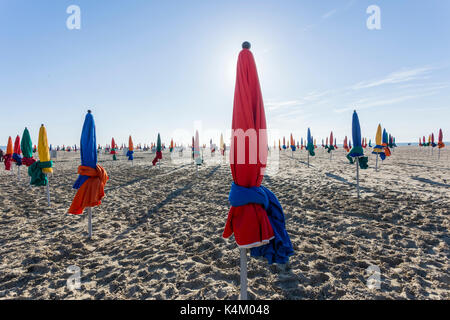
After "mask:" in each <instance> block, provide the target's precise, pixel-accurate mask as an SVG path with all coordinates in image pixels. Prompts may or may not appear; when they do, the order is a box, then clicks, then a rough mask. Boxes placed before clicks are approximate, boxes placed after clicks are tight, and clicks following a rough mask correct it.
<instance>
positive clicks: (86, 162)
mask: <svg viewBox="0 0 450 320" xmlns="http://www.w3.org/2000/svg"><path fill="white" fill-rule="evenodd" d="M80 157H81V165H82V166H86V167H91V168H94V169H95V168H97V139H96V136H95V123H94V117H93V116H92V114H91V113H90V112H88V114H87V115H86V118H85V119H84V124H83V131H82V132H81V139H80ZM88 179H89V177H88V176H83V175H79V176H78V178H77V180H76V181H75V183H74V185H73V188H74V189H79V188H80V187H81V186H82V185H83V183H85V182H86V181H87V180H88Z"/></svg>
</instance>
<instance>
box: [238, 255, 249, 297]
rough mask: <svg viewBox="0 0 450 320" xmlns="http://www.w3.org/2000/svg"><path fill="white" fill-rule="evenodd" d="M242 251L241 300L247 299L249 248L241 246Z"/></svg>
mask: <svg viewBox="0 0 450 320" xmlns="http://www.w3.org/2000/svg"><path fill="white" fill-rule="evenodd" d="M239 250H240V251H241V297H240V300H247V249H245V248H240V249H239Z"/></svg>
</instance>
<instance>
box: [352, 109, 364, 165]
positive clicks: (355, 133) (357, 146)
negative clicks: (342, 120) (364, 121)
mask: <svg viewBox="0 0 450 320" xmlns="http://www.w3.org/2000/svg"><path fill="white" fill-rule="evenodd" d="M352 140H353V148H352V150H350V154H349V155H350V157H353V158H356V157H362V156H364V150H363V148H362V145H361V127H360V125H359V118H358V114H357V113H356V110H355V111H353V118H352Z"/></svg>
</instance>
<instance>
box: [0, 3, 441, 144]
mask: <svg viewBox="0 0 450 320" xmlns="http://www.w3.org/2000/svg"><path fill="white" fill-rule="evenodd" d="M72 4H75V5H78V6H79V7H80V8H81V29H80V30H69V29H67V28H66V19H67V18H68V16H69V14H67V13H66V9H67V7H68V6H69V5H72ZM372 4H375V5H378V6H379V7H380V9H381V30H369V29H367V27H366V20H367V18H368V16H369V15H368V14H367V13H366V9H367V7H368V6H369V5H372ZM449 34H450V1H446V0H428V1H423V0H421V1H416V0H396V1H387V0H384V1H381V0H371V1H365V0H359V1H355V0H329V1H317V0H315V1H314V0H310V1H301V0H293V1H287V0H284V1H276V0H271V1H261V0H240V1H236V0H227V1H225V0H221V1H217V0H214V1H212V0H211V1H206V0H203V1H200V0H188V1H181V0H179V1H150V0H130V1H118V0H108V1H106V0H97V1H91V0H89V1H88V0H71V1H65V0H58V1H55V0H39V1H31V0H27V1H25V0H0V42H1V43H2V46H1V50H0V70H1V71H0V108H1V111H2V112H1V114H2V116H1V119H2V124H1V126H0V144H1V145H4V144H6V141H7V138H8V136H10V135H11V136H13V137H14V136H15V135H17V134H20V135H21V134H22V132H23V128H24V127H25V126H27V127H28V128H29V129H30V133H31V135H32V139H33V140H34V141H37V134H38V130H39V126H40V124H41V123H45V125H46V127H47V131H48V135H49V142H50V143H51V144H53V145H57V144H60V145H62V144H74V143H77V144H78V143H79V137H80V134H81V128H82V123H83V120H84V115H85V112H86V110H87V109H88V108H91V109H92V110H93V114H94V117H95V120H96V125H97V139H98V142H99V143H102V144H106V143H109V142H110V141H111V137H112V136H114V138H115V139H116V141H117V142H118V143H122V142H127V141H128V135H129V134H131V135H132V136H133V138H134V141H135V143H137V142H142V143H149V142H150V141H155V140H156V135H157V132H161V135H162V138H163V140H165V141H170V138H171V137H172V136H177V137H179V136H180V134H178V135H177V134H176V133H175V131H176V130H178V132H185V133H186V137H185V138H186V140H185V141H187V140H188V139H190V137H191V136H192V134H193V129H194V122H195V121H201V123H202V129H203V131H202V133H203V134H201V140H202V143H206V142H207V141H209V138H210V137H212V136H213V138H214V140H215V141H216V142H218V141H217V140H218V135H219V133H220V132H224V133H225V134H226V132H227V130H229V129H230V126H231V115H232V106H233V93H234V82H235V68H236V61H237V55H238V53H239V51H240V48H241V43H242V42H243V41H245V40H248V41H250V42H251V43H252V51H253V53H254V56H255V59H256V63H257V67H258V72H259V77H260V81H261V87H262V92H263V97H264V101H265V107H266V116H267V122H268V126H269V128H270V129H272V130H273V131H272V134H271V136H270V138H269V143H270V144H271V145H272V144H273V139H274V138H275V136H278V135H280V136H282V135H286V136H288V134H289V133H290V132H293V133H294V136H295V137H296V139H297V138H300V137H301V136H303V137H304V136H305V135H306V130H307V127H311V130H312V134H313V135H314V136H315V137H317V138H318V139H321V138H322V137H325V136H328V135H329V132H330V130H333V132H334V135H335V136H336V137H337V138H338V141H339V142H341V141H342V139H343V136H344V135H348V136H350V135H351V115H352V110H353V109H355V108H356V109H357V110H358V114H359V118H360V121H361V127H362V135H363V136H366V137H368V138H372V139H373V137H374V135H375V132H376V128H377V125H378V123H380V122H381V124H382V126H383V127H386V129H387V130H388V132H390V133H392V134H393V135H394V136H396V137H397V141H398V142H402V141H412V142H415V141H417V139H418V137H419V136H422V135H428V133H431V132H434V133H435V135H437V132H438V130H439V128H442V129H443V131H444V137H445V138H447V139H445V140H448V137H449V136H450V126H449V119H450V102H449V101H450V90H449V89H450V41H448V39H449ZM207 130H209V132H206V131H207ZM225 137H226V135H225ZM177 139H178V140H181V138H177ZM271 140H272V142H271Z"/></svg>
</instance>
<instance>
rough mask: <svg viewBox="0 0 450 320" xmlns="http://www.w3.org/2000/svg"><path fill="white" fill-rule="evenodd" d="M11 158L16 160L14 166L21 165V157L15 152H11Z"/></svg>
mask: <svg viewBox="0 0 450 320" xmlns="http://www.w3.org/2000/svg"><path fill="white" fill-rule="evenodd" d="M12 158H13V159H14V161H15V162H16V166H21V165H22V157H21V156H19V155H18V154H17V153H13V155H12Z"/></svg>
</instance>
